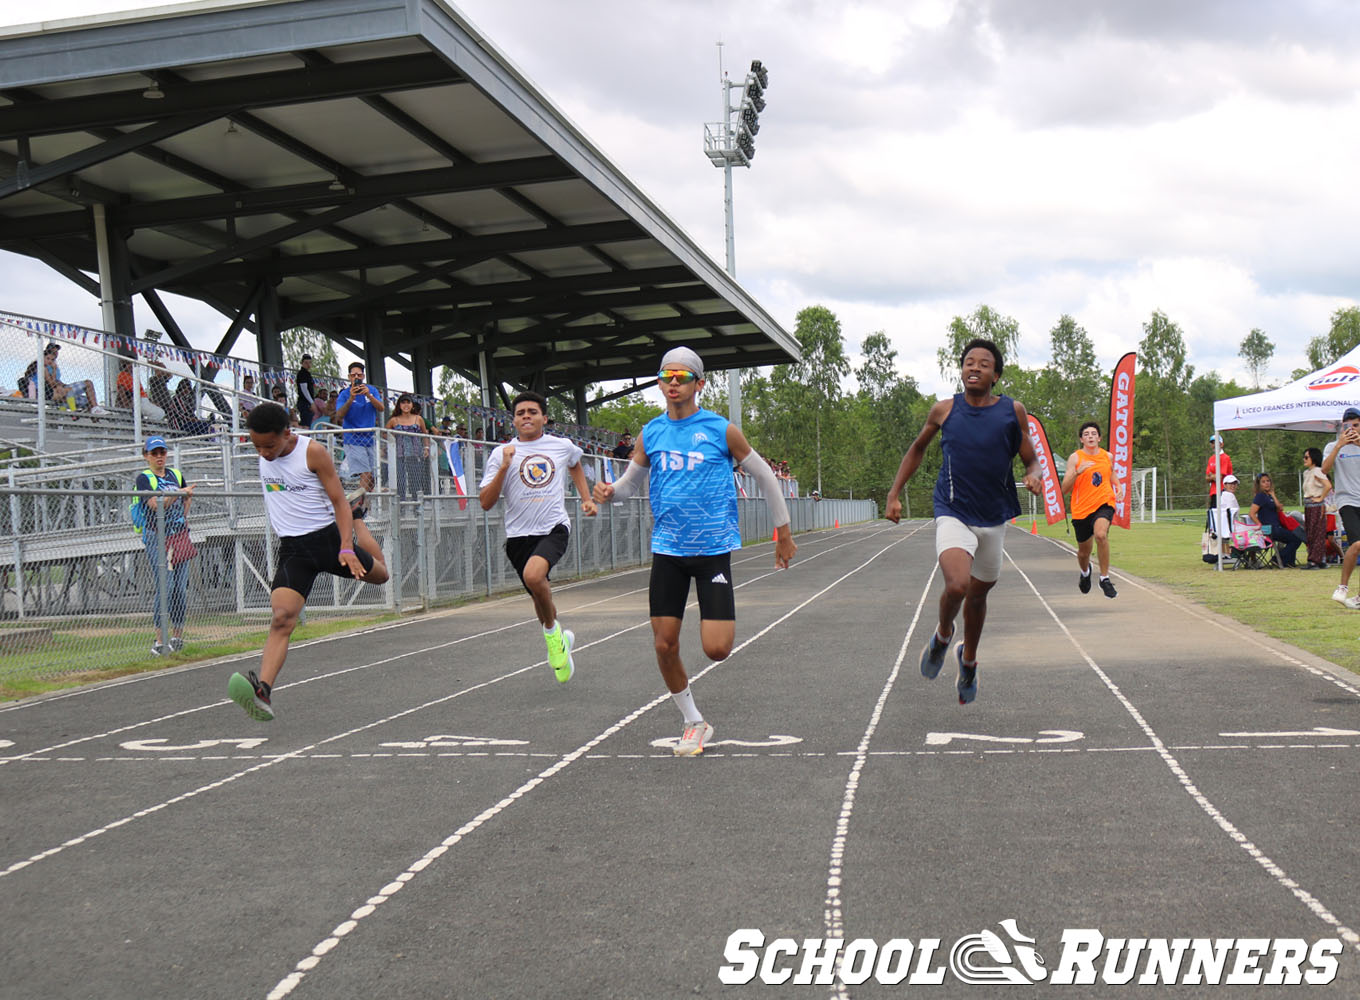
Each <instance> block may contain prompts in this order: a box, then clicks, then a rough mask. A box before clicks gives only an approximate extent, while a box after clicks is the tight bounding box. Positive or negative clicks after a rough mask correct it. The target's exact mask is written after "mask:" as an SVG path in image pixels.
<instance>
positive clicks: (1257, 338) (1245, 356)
mask: <svg viewBox="0 0 1360 1000" xmlns="http://www.w3.org/2000/svg"><path fill="white" fill-rule="evenodd" d="M1274 354H1275V345H1274V344H1272V343H1271V342H1270V338H1268V337H1267V336H1266V335H1265V332H1264V331H1262V330H1260V329H1259V328H1257V329H1253V330H1252V331H1251V333H1249V334H1247V335H1246V337H1244V338H1243V339H1242V343H1241V345H1240V346H1239V347H1238V350H1237V355H1238V357H1240V358H1241V359H1242V360H1243V361H1245V362H1246V363H1247V370H1248V371H1250V372H1251V384H1252V386H1254V387H1255V388H1257V389H1260V388H1261V372H1263V371H1264V370H1265V367H1266V365H1268V364H1270V359H1271V358H1272V357H1273V356H1274Z"/></svg>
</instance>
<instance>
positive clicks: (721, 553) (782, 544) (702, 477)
mask: <svg viewBox="0 0 1360 1000" xmlns="http://www.w3.org/2000/svg"><path fill="white" fill-rule="evenodd" d="M657 379H658V381H659V382H660V383H661V392H662V394H663V395H664V396H665V397H666V412H665V413H663V414H662V415H661V416H659V417H657V418H656V419H654V420H652V421H651V422H650V423H648V424H647V426H646V427H644V428H643V429H642V433H640V434H639V435H638V436H637V443H636V444H635V445H634V446H633V458H632V461H631V462H629V463H628V470H627V471H626V472H625V473H624V474H623V475H622V476H620V477H619V478H618V481H617V482H614V483H605V482H597V483H596V484H595V499H596V501H597V502H599V503H606V502H608V501H609V500H611V499H620V500H622V499H626V498H628V497H630V496H633V495H634V494H635V493H636V492H637V490H638V488H639V487H640V486H641V485H642V482H643V480H644V479H646V480H647V481H648V484H649V490H650V500H651V505H652V520H653V527H652V578H651V585H650V589H649V598H648V603H649V607H650V614H651V619H652V639H653V640H654V644H655V646H656V662H657V666H658V667H660V668H661V677H662V679H663V680H664V681H665V682H666V688H667V689H668V690H669V691H670V693H671V697H672V698H674V699H675V704H676V706H677V707H678V708H679V709H680V713H681V714H682V715H683V716H684V718H685V726H684V730H683V731H682V732H681V734H680V742H679V743H677V744H676V746H675V748H674V751H675V754H676V756H677V757H692V756H695V755H697V754H701V753H703V752H704V746H705V745H706V744H707V743H708V742H709V740H711V739H712V738H713V726H712V725H710V724H709V723H708V722H706V721H704V717H703V715H702V714H700V712H699V709H698V708H697V707H696V706H695V704H694V694H693V692H692V691H691V690H690V686H689V675H688V674H687V673H686V672H685V665H684V664H683V663H682V662H681V661H680V623H681V620H682V619H683V618H684V615H685V604H686V603H687V602H688V601H689V584H690V580H693V581H694V584H695V589H696V590H697V592H698V596H699V637H700V639H701V640H702V641H703V645H704V654H705V655H706V656H708V657H710V658H711V659H713V660H715V661H716V660H725V659H727V657H728V655H729V654H730V653H731V652H732V642H733V640H734V639H735V638H736V634H737V620H736V619H737V614H736V599H735V597H734V595H733V593H732V551H733V550H734V549H739V548H741V532H740V531H739V530H738V527H737V490H736V484H735V482H734V481H733V478H732V462H733V461H734V460H735V461H736V462H737V463H738V464H740V465H741V467H742V468H743V469H745V470H746V471H747V472H748V473H750V474H751V476H752V477H754V478H755V480H756V482H757V483H758V484H759V486H760V490H761V492H762V493H764V494H765V501H766V503H768V504H769V505H770V515H771V519H772V520H773V521H774V524H775V529H776V533H777V534H778V536H779V539H778V541H777V542H776V543H775V550H774V564H775V568H776V569H787V568H788V565H789V561H790V560H791V559H792V558H793V556H794V553H796V552H797V551H798V546H796V545H795V544H794V543H793V535H792V532H790V530H789V511H788V506H787V505H786V504H785V503H784V498H783V496H782V495H781V494H780V492H779V482H778V480H776V479H775V477H774V473H773V472H771V471H770V465H769V463H768V462H766V461H765V460H764V459H763V458H761V457H760V455H759V454H757V453H756V450H755V449H754V448H752V447H751V445H750V443H749V442H747V440H746V436H745V435H744V434H742V432H741V428H739V427H737V426H736V425H735V424H732V423H729V422H728V420H727V419H726V418H725V417H722V416H720V415H718V414H716V413H713V412H712V411H710V410H704V409H700V407H699V399H698V397H699V392H700V390H702V389H703V387H704V364H703V361H701V360H700V358H699V355H697V354H695V353H694V352H693V351H692V350H690V349H689V348H688V347H677V348H674V349H672V350H670V351H667V352H666V356H665V357H663V358H662V359H661V371H660V372H659V373H658V374H657Z"/></svg>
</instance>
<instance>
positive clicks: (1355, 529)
mask: <svg viewBox="0 0 1360 1000" xmlns="http://www.w3.org/2000/svg"><path fill="white" fill-rule="evenodd" d="M1336 516H1337V517H1339V518H1341V527H1342V529H1343V530H1344V531H1345V532H1346V545H1347V547H1349V546H1352V545H1354V544H1355V543H1356V542H1360V507H1338V508H1337V511H1336Z"/></svg>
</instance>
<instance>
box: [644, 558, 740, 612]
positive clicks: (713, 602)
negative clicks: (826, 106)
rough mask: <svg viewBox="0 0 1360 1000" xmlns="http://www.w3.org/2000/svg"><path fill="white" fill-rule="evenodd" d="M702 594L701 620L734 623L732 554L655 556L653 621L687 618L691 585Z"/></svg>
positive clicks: (650, 594) (650, 596) (651, 592)
mask: <svg viewBox="0 0 1360 1000" xmlns="http://www.w3.org/2000/svg"><path fill="white" fill-rule="evenodd" d="M690 580H693V581H694V589H695V590H696V591H697V592H698V594H699V617H700V618H701V619H702V620H704V621H719V622H730V621H736V618H737V599H736V596H735V595H734V594H733V592H732V553H730V552H723V553H721V554H719V555H716V556H667V555H653V556H652V580H651V586H650V587H649V589H648V598H647V600H648V605H649V607H650V610H651V616H652V617H653V618H684V617H685V604H686V603H688V601H689V582H690Z"/></svg>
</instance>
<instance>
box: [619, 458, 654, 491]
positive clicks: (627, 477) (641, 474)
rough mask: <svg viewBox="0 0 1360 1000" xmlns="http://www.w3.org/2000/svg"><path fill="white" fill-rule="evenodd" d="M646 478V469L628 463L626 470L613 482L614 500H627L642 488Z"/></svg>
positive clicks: (633, 463) (634, 463) (636, 464)
mask: <svg viewBox="0 0 1360 1000" xmlns="http://www.w3.org/2000/svg"><path fill="white" fill-rule="evenodd" d="M646 478H647V467H646V466H643V465H639V464H638V463H637V462H629V463H628V468H627V470H626V471H625V472H624V473H623V475H621V476H619V478H618V479H616V480H614V499H615V500H627V499H628V498H629V497H631V496H633V495H634V494H635V493H637V491H638V490H639V489H640V488H641V487H642V483H643V481H644V480H645V479H646Z"/></svg>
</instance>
